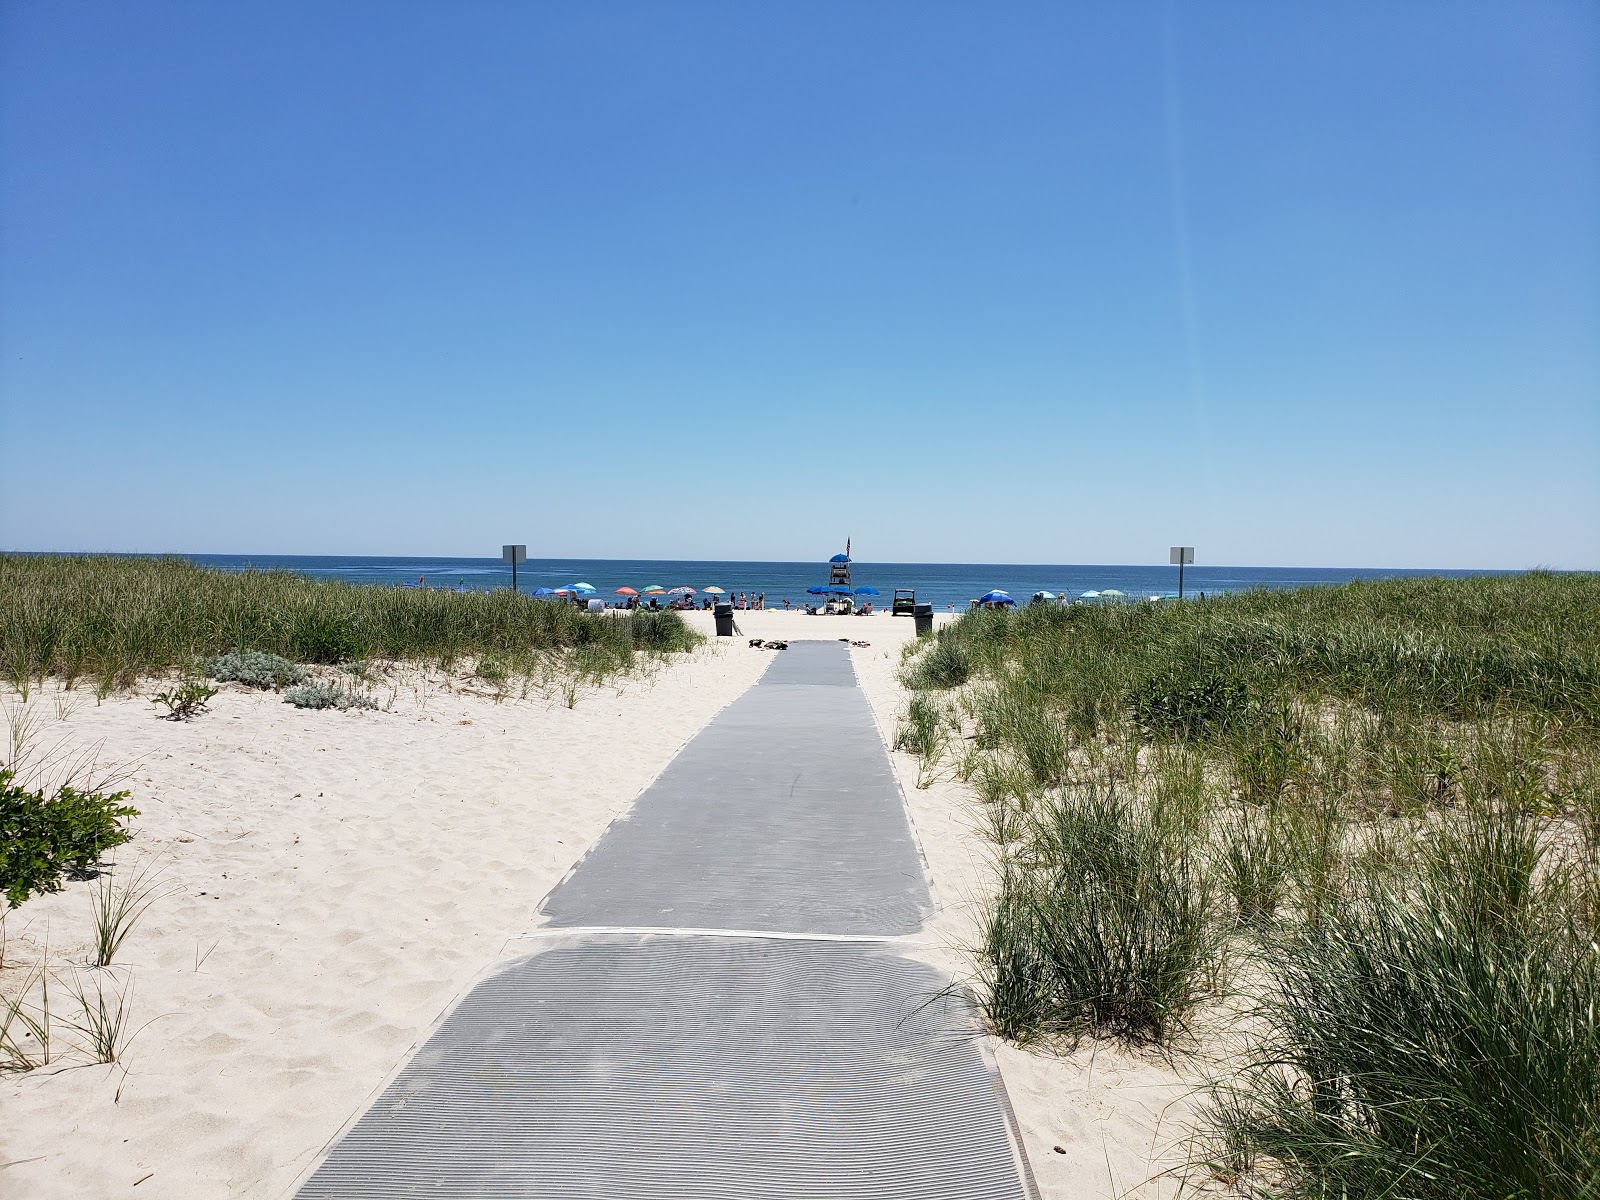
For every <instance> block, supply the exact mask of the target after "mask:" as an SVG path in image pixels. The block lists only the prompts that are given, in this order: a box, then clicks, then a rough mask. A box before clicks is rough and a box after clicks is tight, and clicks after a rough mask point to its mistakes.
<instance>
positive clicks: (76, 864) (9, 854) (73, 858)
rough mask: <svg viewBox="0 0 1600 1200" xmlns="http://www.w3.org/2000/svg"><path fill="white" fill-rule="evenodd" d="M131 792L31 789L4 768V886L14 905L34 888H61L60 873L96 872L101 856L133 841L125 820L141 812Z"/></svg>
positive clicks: (0, 854)
mask: <svg viewBox="0 0 1600 1200" xmlns="http://www.w3.org/2000/svg"><path fill="white" fill-rule="evenodd" d="M127 798H128V793H127V792H114V793H111V794H109V795H102V794H99V793H85V792H79V791H77V790H75V789H74V788H71V787H63V788H62V789H61V790H60V791H59V792H57V793H56V794H55V795H54V796H46V795H45V794H44V793H42V792H32V791H29V790H28V789H26V788H24V787H22V786H20V785H19V784H18V783H17V782H16V776H15V775H14V774H13V773H12V772H11V771H9V770H5V769H0V891H3V892H4V893H5V897H6V902H7V903H8V904H9V905H10V906H11V907H13V908H15V907H16V906H17V905H19V904H21V903H22V902H23V901H24V900H26V899H27V898H28V897H29V896H30V895H32V894H34V893H35V892H58V891H60V890H61V878H62V876H63V875H67V876H70V877H73V878H79V877H82V876H85V875H87V874H89V873H91V872H92V871H93V870H94V868H95V866H96V864H98V863H99V861H100V856H101V855H102V854H103V853H104V852H105V851H107V850H109V849H111V848H112V847H113V846H120V845H121V844H122V843H123V842H125V841H127V840H128V833H127V830H126V829H125V828H124V827H123V824H122V822H125V821H127V820H128V819H130V818H132V817H136V816H138V815H139V813H138V810H137V809H134V808H130V807H128V806H127V805H126V804H124V803H123V801H125V800H127Z"/></svg>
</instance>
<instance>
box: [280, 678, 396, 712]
mask: <svg viewBox="0 0 1600 1200" xmlns="http://www.w3.org/2000/svg"><path fill="white" fill-rule="evenodd" d="M283 702H284V703H285V704H292V705H294V706H295V707H296V708H337V709H339V710H340V711H345V710H347V709H352V708H365V709H376V708H377V707H378V702H377V701H376V700H374V699H372V697H370V696H366V695H363V694H361V693H360V692H351V691H347V690H346V689H344V688H342V687H337V686H335V685H333V684H328V683H307V684H302V685H301V686H299V687H294V688H290V689H289V690H288V691H286V692H284V694H283Z"/></svg>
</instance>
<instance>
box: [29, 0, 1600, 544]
mask: <svg viewBox="0 0 1600 1200" xmlns="http://www.w3.org/2000/svg"><path fill="white" fill-rule="evenodd" d="M0 471H3V475H4V484H3V487H0V546H3V547H6V548H12V549H73V550H76V549H114V550H175V551H195V552H223V553H226V552H241V553H243V552H250V553H331V554H337V553H347V554H389V553H407V554H463V555H470V554H486V555H493V554H495V553H496V552H497V550H498V547H499V545H500V544H501V543H502V542H505V541H519V542H525V543H527V544H528V547H529V553H530V554H532V555H534V556H536V557H537V556H581V557H635V556H637V557H661V558H752V559H812V558H815V557H817V555H818V553H819V552H821V551H827V550H831V549H832V548H834V547H835V546H836V543H838V542H840V541H842V539H843V537H844V536H845V535H846V534H849V535H851V536H852V537H853V538H854V542H855V547H856V550H857V552H858V554H859V555H861V556H862V557H866V558H870V559H873V560H877V561H894V560H902V561H977V562H1068V563H1070V562H1147V561H1148V562H1164V561H1165V559H1166V549H1167V547H1168V546H1169V545H1171V544H1173V543H1177V542H1183V543H1186V544H1191V545H1194V546H1196V547H1198V555H1197V557H1198V558H1199V559H1200V560H1201V561H1205V562H1212V563H1236V564H1246V563H1248V564H1280V565H1331V566H1423V567H1475V566H1477V567H1513V568H1514V567H1525V566H1532V565H1551V566H1564V567H1581V568H1600V6H1597V5H1595V4H1592V3H1584V4H1553V3H1543V2H1540V0H1516V2H1514V3H1505V4H1485V3H1471V2H1467V3H1463V2H1461V0H1451V2H1449V3H1404V2H1402V3H1396V4H1372V3H1367V2H1365V0H1363V2H1360V3H1348V4H1318V3H1312V2H1306V3H1295V4H1281V3H1268V2H1266V0H1261V2H1258V3H1232V4H1230V3H1226V2H1222V0H1208V2H1206V3H1204V4H1173V5H1166V4H1160V3H1148V4H1146V3H1137V2H1128V3H1117V4H1107V3H1090V2H1087V0H1086V2H1083V3H1069V2H1064V0H1053V2H1051V3H1040V4H994V5H991V4H975V3H964V4H941V3H927V2H918V3H909V2H907V3H889V2H878V3H868V4H860V3H787V4H762V3H750V2H749V0H737V2H729V3H677V2H674V0H648V2H644V3H620V2H618V3H577V2H576V0H574V2H572V3H534V2H521V0H515V2H514V0H506V2H503V3H486V2H482V0H466V2H460V3H444V2H442V0H439V2H434V3H425V4H408V3H404V2H398V0H380V2H372V3H355V2H351V0H334V2H331V3H285V2H279V3H273V4H254V3H245V2H230V3H227V4H216V3H198V4H179V3H161V2H156V3H143V4H138V5H127V4H122V3H115V4H109V3H108V4H86V3H45V2H43V0H20V2H17V0H14V2H11V3H7V4H5V5H4V6H3V7H0Z"/></svg>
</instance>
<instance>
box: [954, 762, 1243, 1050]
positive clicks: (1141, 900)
mask: <svg viewBox="0 0 1600 1200" xmlns="http://www.w3.org/2000/svg"><path fill="white" fill-rule="evenodd" d="M1219 942H1220V939H1219V936H1218V926H1217V923H1216V921H1215V919H1214V906H1213V903H1212V896H1211V890H1210V887H1209V884H1208V882H1207V880H1206V878H1205V875H1204V873H1203V870H1202V864H1201V862H1200V858H1199V856H1198V855H1197V854H1196V853H1195V851H1194V850H1193V849H1192V848H1191V847H1190V846H1189V845H1187V844H1186V842H1185V840H1184V839H1183V837H1182V836H1181V831H1180V829H1179V827H1178V826H1176V825H1174V824H1173V823H1171V822H1169V821H1168V820H1166V819H1164V816H1163V814H1162V813H1161V812H1160V811H1159V810H1157V809H1152V808H1150V807H1147V806H1145V805H1142V804H1139V803H1137V802H1135V801H1133V800H1131V799H1129V798H1128V797H1126V796H1124V795H1119V794H1117V793H1116V792H1115V791H1114V790H1110V789H1108V790H1104V791H1101V790H1097V789H1093V788H1091V789H1088V790H1086V791H1084V792H1083V793H1081V794H1055V795H1051V796H1049V797H1048V798H1046V799H1045V800H1044V801H1043V802H1041V803H1040V804H1039V805H1037V806H1036V807H1034V808H1033V809H1031V810H1030V811H1029V812H1028V813H1027V814H1026V817H1025V819H1024V824H1023V828H1022V835H1021V838H1020V840H1019V844H1018V845H1017V847H1016V848H1015V849H1014V850H1013V851H1012V853H1011V854H1010V855H1009V856H1008V857H1007V859H1006V861H1005V863H1004V866H1003V867H1002V871H1001V887H1000V893H999V896H998V897H997V899H996V900H995V902H994V903H993V905H992V906H991V907H990V909H989V911H988V913H987V916H986V920H985V927H984V939H983V957H984V961H985V965H986V978H985V979H984V988H983V1005H984V1009H985V1012H986V1014H987V1016H988V1018H989V1020H990V1022H991V1023H992V1024H993V1025H994V1027H995V1029H996V1030H997V1031H999V1032H1000V1033H1001V1034H1002V1035H1003V1036H1005V1037H1010V1038H1014V1039H1017V1040H1019V1041H1026V1040H1029V1039H1031V1038H1033V1037H1036V1036H1040V1035H1056V1034H1064V1035H1069V1036H1070V1035H1074V1034H1081V1033H1101V1034H1108V1035H1112V1036H1115V1037H1119V1038H1122V1039H1125V1040H1128V1041H1135V1042H1146V1041H1148V1042H1159V1041H1162V1040H1165V1039H1166V1038H1167V1037H1168V1036H1169V1035H1170V1033H1171V1032H1172V1030H1173V1029H1174V1028H1175V1027H1176V1026H1178V1025H1180V1024H1181V1023H1182V1022H1183V1020H1184V1019H1185V1017H1186V1016H1187V1014H1188V1013H1189V1011H1190V1010H1191V1009H1192V1007H1193V1005H1194V1003H1195V1001H1196V1000H1197V999H1198V998H1199V996H1200V994H1201V992H1202V990H1203V988H1204V985H1205V983H1206V982H1207V980H1208V978H1209V976H1210V974H1211V973H1212V971H1213V969H1214V967H1215V965H1216V960H1217V953H1218V947H1219Z"/></svg>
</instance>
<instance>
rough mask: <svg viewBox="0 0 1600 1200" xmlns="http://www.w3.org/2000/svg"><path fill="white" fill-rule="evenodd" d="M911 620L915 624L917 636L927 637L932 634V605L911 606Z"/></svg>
mask: <svg viewBox="0 0 1600 1200" xmlns="http://www.w3.org/2000/svg"><path fill="white" fill-rule="evenodd" d="M911 619H912V620H913V621H915V622H916V623H917V636H918V637H927V636H928V635H929V634H930V633H932V632H933V605H932V604H931V603H923V604H913V605H912V606H911Z"/></svg>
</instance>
